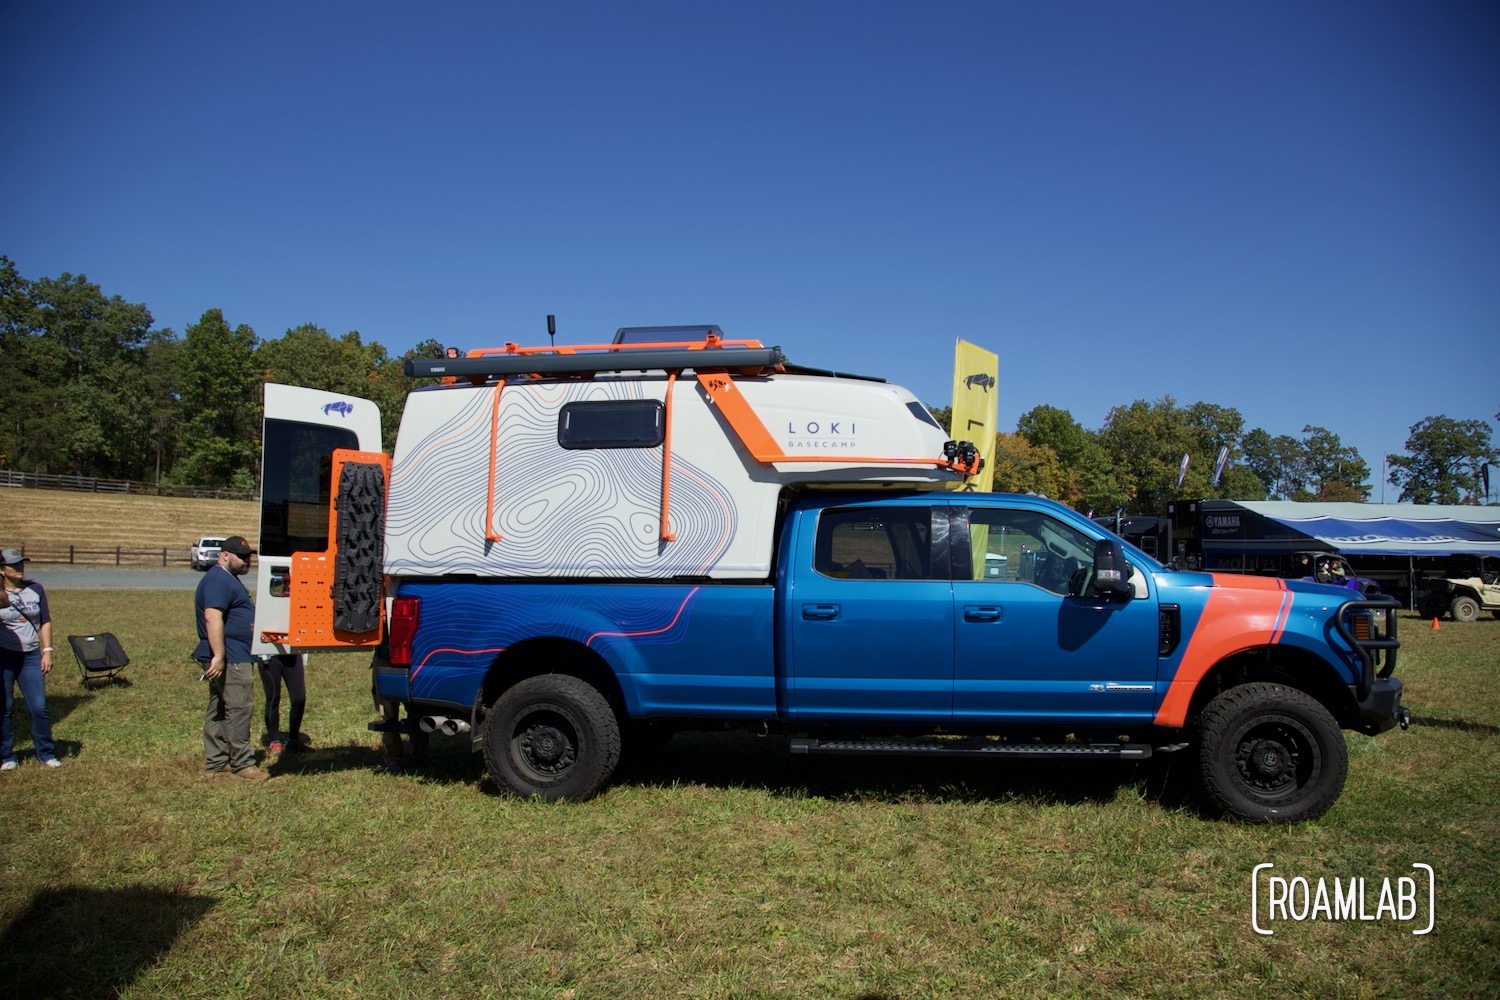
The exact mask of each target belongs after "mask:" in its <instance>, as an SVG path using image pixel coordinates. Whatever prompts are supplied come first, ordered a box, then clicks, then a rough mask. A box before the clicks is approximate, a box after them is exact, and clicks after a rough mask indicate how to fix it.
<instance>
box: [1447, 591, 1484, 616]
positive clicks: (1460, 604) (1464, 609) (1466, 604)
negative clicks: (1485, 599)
mask: <svg viewBox="0 0 1500 1000" xmlns="http://www.w3.org/2000/svg"><path fill="white" fill-rule="evenodd" d="M1452 610H1453V620H1454V621H1460V622H1477V621H1478V620H1479V602H1478V601H1476V600H1474V598H1472V597H1470V596H1469V595H1468V594H1459V595H1458V596H1457V597H1455V598H1454V599H1453V607H1452Z"/></svg>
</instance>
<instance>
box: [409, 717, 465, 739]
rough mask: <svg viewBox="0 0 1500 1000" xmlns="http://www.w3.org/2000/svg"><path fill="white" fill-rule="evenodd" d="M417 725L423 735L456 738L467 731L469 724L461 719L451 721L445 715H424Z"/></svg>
mask: <svg viewBox="0 0 1500 1000" xmlns="http://www.w3.org/2000/svg"><path fill="white" fill-rule="evenodd" d="M417 724H418V725H419V726H421V727H422V732H424V733H441V734H443V735H444V736H457V735H458V734H460V733H467V732H468V731H469V724H468V723H467V722H465V721H464V720H463V719H452V718H449V717H448V716H446V715H424V716H422V720H421V722H419V723H417Z"/></svg>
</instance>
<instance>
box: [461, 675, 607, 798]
mask: <svg viewBox="0 0 1500 1000" xmlns="http://www.w3.org/2000/svg"><path fill="white" fill-rule="evenodd" d="M484 725H485V735H484V762H485V765H486V766H487V767H488V768H489V772H490V777H491V778H493V779H494V781H495V784H497V785H499V786H500V788H501V789H502V790H504V791H508V792H512V793H514V794H516V795H522V796H530V795H539V796H541V797H542V798H544V799H547V800H549V801H556V800H558V799H570V800H573V801H578V800H581V799H587V798H590V797H591V796H593V795H595V794H596V793H597V792H598V791H599V789H601V788H603V787H604V785H605V783H606V782H608V781H609V779H610V776H611V775H612V774H614V771H615V766H616V765H617V764H618V763H619V761H620V722H619V720H618V719H617V718H616V717H615V713H614V710H613V709H612V708H610V705H609V702H608V701H607V700H605V697H604V696H603V695H602V694H600V693H599V692H598V691H597V690H595V689H594V688H593V687H592V686H590V685H589V684H587V683H586V682H584V681H581V680H579V679H578V678H576V677H570V676H568V675H566V674H542V675H540V676H538V677H529V678H527V679H526V680H524V681H521V682H520V683H519V684H516V685H515V686H514V687H512V688H510V689H509V690H507V691H506V692H505V693H504V694H502V695H501V696H500V697H499V699H497V700H496V702H495V704H494V705H493V706H492V707H491V708H490V711H489V713H488V715H487V716H486V717H485V723H484Z"/></svg>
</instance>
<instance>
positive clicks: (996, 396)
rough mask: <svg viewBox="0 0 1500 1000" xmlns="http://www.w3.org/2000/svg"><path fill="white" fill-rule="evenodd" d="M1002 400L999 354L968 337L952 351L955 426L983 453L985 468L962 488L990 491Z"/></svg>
mask: <svg viewBox="0 0 1500 1000" xmlns="http://www.w3.org/2000/svg"><path fill="white" fill-rule="evenodd" d="M999 401H1000V358H999V356H998V355H995V354H991V353H990V352H989V351H986V350H985V349H984V348H982V347H976V346H975V345H974V344H971V343H969V342H968V341H966V340H960V341H958V342H957V345H956V347H955V348H954V352H953V427H952V430H950V431H949V433H950V434H951V435H952V437H953V440H955V441H973V442H974V444H975V446H976V447H978V449H979V454H981V455H983V456H984V468H982V469H980V470H979V475H977V476H970V477H969V478H968V479H966V480H965V481H964V484H963V486H962V487H960V488H961V489H966V490H975V491H978V492H980V493H988V492H990V489H991V486H992V483H993V474H994V471H995V412H996V409H997V407H998V404H999Z"/></svg>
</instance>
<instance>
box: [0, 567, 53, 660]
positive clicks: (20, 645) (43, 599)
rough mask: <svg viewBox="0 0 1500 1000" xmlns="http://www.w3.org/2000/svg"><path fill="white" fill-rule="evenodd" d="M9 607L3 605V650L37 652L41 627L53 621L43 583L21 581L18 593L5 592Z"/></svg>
mask: <svg viewBox="0 0 1500 1000" xmlns="http://www.w3.org/2000/svg"><path fill="white" fill-rule="evenodd" d="M5 596H6V597H7V598H8V599H9V600H8V602H7V603H8V606H7V607H4V608H0V626H3V627H0V649H10V650H14V651H15V652H18V653H34V652H36V650H37V649H38V648H39V647H40V646H41V645H42V635H41V628H42V626H43V625H45V624H47V623H48V622H50V621H51V620H52V615H51V614H49V613H48V611H47V592H46V591H45V590H43V589H42V585H41V584H40V583H36V582H35V581H32V580H22V581H21V589H20V591H19V592H18V593H14V594H13V593H11V592H9V591H6V593H5Z"/></svg>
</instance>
